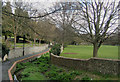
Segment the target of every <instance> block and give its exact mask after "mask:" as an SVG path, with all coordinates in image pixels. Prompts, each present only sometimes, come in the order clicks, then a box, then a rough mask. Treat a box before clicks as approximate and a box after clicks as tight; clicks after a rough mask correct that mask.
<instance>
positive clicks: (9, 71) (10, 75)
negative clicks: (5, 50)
mask: <svg viewBox="0 0 120 82" xmlns="http://www.w3.org/2000/svg"><path fill="white" fill-rule="evenodd" d="M47 52H49V50H48V51H46V52H43V53H40V54H37V55H33V56H30V57H27V58H24V59H21V60H17V61H15V62H14V63H13V65H12V66H11V67H10V69H8V76H9V80H10V81H11V82H13V78H12V74H11V70H12V69H13V68H14V67H15V65H16V64H17V63H19V62H22V61H24V60H27V59H31V58H33V57H37V56H40V55H43V54H45V53H47Z"/></svg>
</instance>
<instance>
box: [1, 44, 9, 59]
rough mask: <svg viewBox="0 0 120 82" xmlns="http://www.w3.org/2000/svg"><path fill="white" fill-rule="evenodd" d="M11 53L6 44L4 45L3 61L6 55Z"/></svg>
mask: <svg viewBox="0 0 120 82" xmlns="http://www.w3.org/2000/svg"><path fill="white" fill-rule="evenodd" d="M8 53H9V48H8V47H7V46H6V45H5V43H3V44H2V59H3V58H4V56H5V55H6V54H8Z"/></svg>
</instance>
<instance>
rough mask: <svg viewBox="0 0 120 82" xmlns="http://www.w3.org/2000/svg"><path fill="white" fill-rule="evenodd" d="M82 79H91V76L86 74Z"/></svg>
mask: <svg viewBox="0 0 120 82" xmlns="http://www.w3.org/2000/svg"><path fill="white" fill-rule="evenodd" d="M81 80H91V78H90V77H88V76H87V75H86V76H84V77H83V78H82V79H81Z"/></svg>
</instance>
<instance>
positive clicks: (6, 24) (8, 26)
mask: <svg viewBox="0 0 120 82" xmlns="http://www.w3.org/2000/svg"><path fill="white" fill-rule="evenodd" d="M2 10H6V11H8V12H11V13H12V8H11V6H10V2H7V3H6V5H5V6H2ZM12 27H13V18H12V15H5V14H3V13H2V34H3V35H4V36H5V41H7V37H8V36H12V34H13V33H12Z"/></svg>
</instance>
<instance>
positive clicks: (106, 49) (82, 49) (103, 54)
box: [60, 45, 118, 59]
mask: <svg viewBox="0 0 120 82" xmlns="http://www.w3.org/2000/svg"><path fill="white" fill-rule="evenodd" d="M65 53H68V54H65ZM69 53H73V54H69ZM74 53H76V54H74ZM60 56H64V57H70V58H80V59H88V58H91V57H92V56H93V46H92V45H68V46H67V47H66V48H65V49H64V51H63V52H62V53H61V54H60ZM98 57H99V58H108V59H118V46H109V45H102V46H101V47H100V49H99V51H98Z"/></svg>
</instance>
